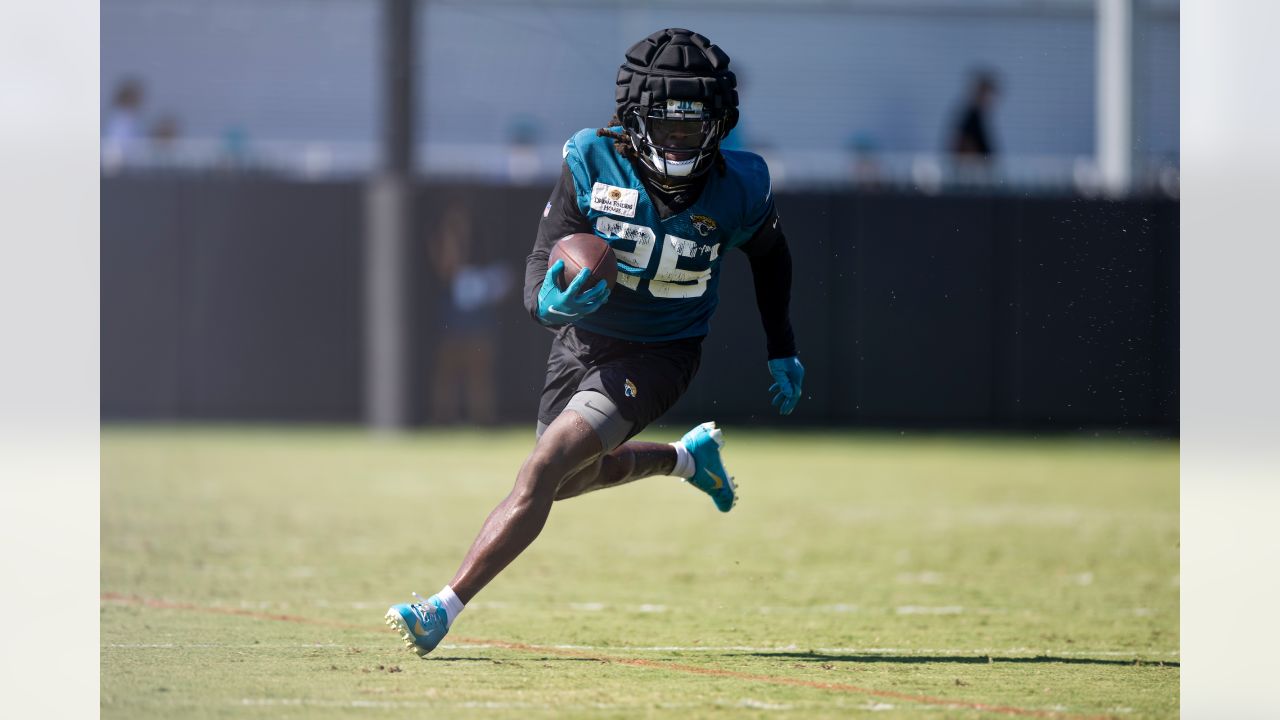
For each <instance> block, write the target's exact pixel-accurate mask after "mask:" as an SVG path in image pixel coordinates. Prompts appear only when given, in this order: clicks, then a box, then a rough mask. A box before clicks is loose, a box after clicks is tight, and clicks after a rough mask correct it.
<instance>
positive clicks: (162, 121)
mask: <svg viewBox="0 0 1280 720" xmlns="http://www.w3.org/2000/svg"><path fill="white" fill-rule="evenodd" d="M180 133H181V125H179V123H178V118H176V117H174V116H173V115H161V116H160V118H159V119H157V120H156V121H155V122H154V123H152V124H151V131H150V132H149V133H148V135H149V136H150V140H151V160H152V161H153V162H154V163H155V164H157V165H161V166H166V167H171V166H173V165H174V164H175V163H176V162H177V158H176V157H175V155H176V153H177V144H178V135H179V134H180Z"/></svg>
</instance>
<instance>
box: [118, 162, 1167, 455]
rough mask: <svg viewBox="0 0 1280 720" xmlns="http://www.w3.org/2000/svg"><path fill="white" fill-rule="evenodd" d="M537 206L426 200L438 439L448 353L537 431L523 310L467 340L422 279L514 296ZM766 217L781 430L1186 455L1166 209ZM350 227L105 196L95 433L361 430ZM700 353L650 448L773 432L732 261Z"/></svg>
mask: <svg viewBox="0 0 1280 720" xmlns="http://www.w3.org/2000/svg"><path fill="white" fill-rule="evenodd" d="M546 195H547V189H546V188H512V187H498V186H478V185H456V184H450V185H444V184H440V185H436V184H424V185H423V186H421V187H420V188H419V189H418V202H417V203H416V206H415V215H416V217H415V241H414V244H413V252H412V253H411V259H410V267H409V268H408V271H409V273H410V275H412V276H413V277H414V278H415V282H414V287H415V291H414V293H415V295H414V303H413V306H414V309H415V311H414V318H413V325H412V326H413V329H414V338H415V343H414V353H413V354H414V356H415V360H414V364H413V366H414V367H416V368H420V372H416V373H414V376H413V377H414V382H413V387H412V388H411V392H412V393H413V402H412V407H413V408H414V415H415V418H416V419H417V420H418V421H420V422H425V421H428V420H430V419H431V417H433V411H432V410H431V408H432V407H433V403H432V398H431V397H430V396H431V394H432V392H433V391H437V390H438V388H440V387H449V388H451V389H462V388H465V387H466V386H467V381H466V380H465V379H464V378H461V377H460V378H458V379H457V380H456V381H454V380H451V379H450V378H448V377H437V378H436V379H435V380H434V381H433V380H432V379H431V378H432V374H433V373H437V371H439V370H440V369H441V368H439V367H434V366H436V365H437V364H438V363H439V362H440V356H441V351H442V350H448V352H454V351H455V350H456V351H457V352H462V353H464V354H468V355H467V357H471V356H470V355H469V353H472V352H476V353H479V354H477V355H476V357H477V358H481V359H483V357H484V356H487V355H491V356H492V363H493V367H492V369H491V370H489V371H485V372H486V375H487V377H488V378H490V379H489V380H488V381H487V382H486V383H485V385H486V387H487V388H489V389H490V390H491V391H492V398H491V400H486V401H485V402H487V403H491V405H490V407H491V410H492V412H493V414H494V417H496V419H498V420H501V421H510V422H524V423H528V424H530V426H532V423H533V417H534V411H535V408H536V404H537V397H538V393H539V390H540V389H541V383H542V378H543V372H544V369H545V365H544V363H543V359H544V358H545V354H546V350H547V347H548V344H549V342H550V335H549V334H548V333H547V332H546V331H544V330H542V329H541V328H539V327H537V326H536V325H534V324H533V323H532V321H530V320H529V319H528V318H527V316H526V315H525V314H524V311H523V309H522V307H521V304H520V300H519V288H518V287H514V288H512V290H511V292H510V293H509V294H508V295H507V296H506V297H505V299H504V300H502V301H501V302H499V303H498V305H496V306H495V307H494V309H493V310H492V312H490V313H488V314H482V315H483V317H484V318H485V319H484V324H483V326H482V327H481V326H472V327H467V328H461V329H459V328H458V327H456V326H452V327H451V326H450V324H449V320H448V317H449V316H448V314H447V313H445V312H444V307H445V306H446V304H447V302H449V300H448V297H449V291H450V288H449V281H448V280H447V279H446V277H443V276H442V275H441V273H440V272H438V271H437V269H438V267H439V266H440V264H441V260H440V252H439V243H440V242H441V238H442V235H443V234H446V233H453V237H454V241H455V245H458V244H459V243H457V242H456V240H457V238H458V237H459V236H461V237H462V238H463V242H461V243H460V245H461V246H463V247H464V248H465V250H464V251H463V252H464V255H465V257H464V258H463V261H464V262H466V263H469V264H472V265H483V264H497V265H504V266H506V267H507V268H508V269H509V271H510V273H511V274H512V275H514V276H515V284H516V285H517V286H518V284H519V280H520V277H519V276H520V274H521V273H522V271H523V262H524V256H525V254H526V253H527V252H528V248H529V246H530V245H531V243H532V237H533V233H534V229H535V226H536V222H537V219H538V217H539V215H540V213H541V210H542V207H543V205H544V204H545V202H546ZM777 202H778V207H779V210H780V212H781V214H782V216H783V222H784V224H785V226H786V229H787V236H788V239H789V241H790V244H791V247H792V254H793V256H794V258H795V288H794V293H793V295H794V297H793V305H792V317H793V321H794V323H795V326H796V333H797V338H798V341H799V345H800V349H801V357H802V358H803V360H804V362H805V365H806V367H807V369H808V376H807V379H806V399H805V400H804V401H803V402H802V403H801V405H800V409H799V410H798V411H797V414H796V416H795V417H794V418H793V419H792V422H800V423H806V424H832V425H874V426H889V427H905V426H919V427H958V428H969V427H974V428H977V427H997V428H1036V429H1050V428H1056V429H1076V428H1081V427H1085V428H1099V427H1101V428H1135V429H1144V430H1155V431H1160V432H1176V430H1177V407H1178V404H1177V398H1178V389H1177V378H1178V367H1177V347H1178V337H1177V328H1178V323H1177V307H1178V286H1177V282H1178V257H1177V248H1178V205H1177V203H1175V202H1170V201H1160V200H1150V201H1147V200H1131V201H1123V202H1118V201H1117V202H1109V201H1102V200H1084V199H1076V198H1047V197H1013V196H999V197H977V196H974V197H970V196H944V197H925V196H916V195H886V194H858V193H851V192H839V193H834V192H832V193H799V194H780V195H779V196H778V199H777ZM363 212H364V208H363V188H362V186H361V185H359V184H356V183H290V182H284V181H278V180H270V179H249V178H243V177H241V178H217V177H207V178H201V177H189V176H163V175H155V176H146V175H144V176H132V177H131V176H122V177H114V178H109V179H105V180H104V181H103V184H102V357H101V369H102V416H103V418H104V419H107V420H125V419H127V420H140V419H243V420H303V421H337V422H355V421H359V420H360V419H361V417H362V413H361V388H362V376H361V373H362V342H363V320H362V316H361V312H362V308H361V305H362V298H363V289H362V288H363V278H362V253H361V237H362V233H363V228H364V219H363V218H364V216H363ZM432 243H436V244H437V248H436V250H432V249H431V247H430V246H431V244H432ZM455 260H456V259H455ZM481 346H484V347H483V348H482V347H481ZM704 347H705V355H704V358H703V365H702V370H701V372H700V374H699V377H698V379H697V380H696V381H695V382H694V385H693V387H692V388H691V390H690V391H689V393H688V394H687V395H686V397H685V398H684V399H683V400H682V401H681V402H680V404H679V405H678V406H677V407H676V408H675V409H674V410H673V411H672V412H671V413H670V414H669V415H668V416H667V417H666V418H664V419H663V422H664V423H672V424H685V423H687V422H688V421H690V420H701V419H708V418H715V419H718V420H721V421H724V422H743V421H751V422H774V421H775V418H773V417H772V416H771V415H770V412H769V411H770V408H769V405H768V394H767V392H766V388H767V387H768V385H769V383H770V380H769V378H768V376H767V374H766V371H765V356H764V337H763V333H762V332H761V330H760V328H759V321H758V318H757V314H756V308H755V301H754V296H753V292H752V290H751V282H750V276H749V268H748V265H747V263H746V261H745V258H744V257H742V256H741V254H740V253H731V254H730V255H729V257H728V258H727V259H726V261H725V278H724V281H723V282H722V283H721V303H720V310H719V311H718V313H717V316H716V318H715V321H714V322H713V326H712V332H711V335H710V336H709V337H708V339H707V341H706V344H705V346H704ZM468 362H469V361H468ZM477 362H479V361H477ZM462 364H463V365H466V364H467V363H465V362H464V363H462ZM480 365H483V363H482V362H481V363H480ZM464 370H465V368H464ZM470 370H471V371H474V370H475V366H473V367H471V368H470ZM450 372H453V370H450ZM442 383H443V384H442ZM473 385H474V383H473ZM473 389H474V388H473Z"/></svg>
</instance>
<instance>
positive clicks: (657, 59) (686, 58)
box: [615, 28, 738, 133]
mask: <svg viewBox="0 0 1280 720" xmlns="http://www.w3.org/2000/svg"><path fill="white" fill-rule="evenodd" d="M737 85H738V81H737V78H736V77H734V74H733V71H731V70H730V69H729V56H728V55H727V54H725V52H724V51H723V50H721V49H720V48H719V47H718V46H716V45H715V44H714V43H712V42H711V41H710V40H708V39H707V38H706V37H704V36H702V35H699V34H698V33H696V32H693V31H691V30H684V29H681V28H667V29H666V30H659V31H658V32H656V33H654V34H652V35H650V36H649V37H647V38H645V39H644V40H641V41H640V42H638V43H636V44H635V45H632V46H631V48H630V49H629V50H627V54H626V62H624V63H623V64H622V66H621V67H619V68H618V80H617V89H616V98H615V99H616V101H617V106H618V108H617V109H618V118H619V119H621V120H622V121H623V124H624V125H625V124H626V122H627V118H628V116H630V115H632V114H633V113H634V112H635V111H636V110H639V111H640V112H641V114H642V115H643V114H647V112H648V110H649V108H651V107H653V106H654V105H659V104H661V103H665V102H666V101H667V100H669V99H675V100H699V101H701V102H702V103H703V105H704V107H705V109H706V111H707V113H708V114H710V115H711V116H712V117H715V118H717V119H719V120H721V121H722V122H723V131H722V132H723V133H728V132H729V131H730V130H732V129H733V128H734V126H735V125H737V124H738V90H737Z"/></svg>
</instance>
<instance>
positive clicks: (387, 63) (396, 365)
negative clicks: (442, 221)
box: [364, 0, 414, 430]
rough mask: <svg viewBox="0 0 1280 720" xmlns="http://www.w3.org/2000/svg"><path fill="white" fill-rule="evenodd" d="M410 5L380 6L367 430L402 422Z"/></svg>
mask: <svg viewBox="0 0 1280 720" xmlns="http://www.w3.org/2000/svg"><path fill="white" fill-rule="evenodd" d="M413 38H414V0H384V2H383V36H382V59H383V62H382V77H383V132H382V146H383V152H382V161H381V164H380V165H381V166H380V167H379V168H378V170H377V171H376V172H375V173H374V174H373V175H372V176H371V177H370V179H369V183H368V186H367V189H366V193H365V253H364V260H365V271H364V279H365V353H364V358H365V364H364V411H365V419H366V422H367V423H368V425H369V426H370V427H371V428H374V429H381V430H395V429H400V428H404V427H406V426H407V425H408V422H409V412H408V408H409V403H408V399H409V393H408V386H409V382H408V380H409V374H408V373H409V351H410V347H409V293H408V290H409V288H408V279H407V267H406V266H407V259H408V247H409V232H410V227H411V218H412V214H411V207H410V190H411V185H410V178H411V177H412V173H413V146H414V142H413V119H414V112H413V111H414V96H413V77H414V52H413Z"/></svg>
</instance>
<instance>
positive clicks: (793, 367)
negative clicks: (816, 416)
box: [769, 355, 804, 415]
mask: <svg viewBox="0 0 1280 720" xmlns="http://www.w3.org/2000/svg"><path fill="white" fill-rule="evenodd" d="M769 374H770V375H772V376H773V385H771V386H770V387H769V392H771V393H774V396H773V406H774V407H776V408H778V414H779V415H790V414H791V411H792V410H795V409H796V403H798V402H800V391H801V387H802V386H803V384H804V366H803V365H801V364H800V358H798V357H796V356H794V355H792V356H791V357H789V358H776V359H774V360H770V361H769Z"/></svg>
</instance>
